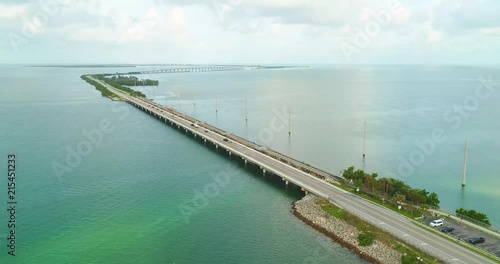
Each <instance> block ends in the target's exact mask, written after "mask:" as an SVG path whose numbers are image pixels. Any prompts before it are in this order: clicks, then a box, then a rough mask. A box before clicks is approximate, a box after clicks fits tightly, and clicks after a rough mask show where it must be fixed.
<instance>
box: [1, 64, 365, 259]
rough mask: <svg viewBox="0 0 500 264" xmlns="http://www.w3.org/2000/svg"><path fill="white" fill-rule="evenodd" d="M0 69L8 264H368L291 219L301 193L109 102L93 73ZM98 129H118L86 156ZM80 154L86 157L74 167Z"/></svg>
mask: <svg viewBox="0 0 500 264" xmlns="http://www.w3.org/2000/svg"><path fill="white" fill-rule="evenodd" d="M1 70H2V71H1V73H0V74H1V75H0V80H1V82H2V96H1V97H0V113H1V115H0V124H2V129H1V130H0V139H1V141H0V144H1V145H0V152H1V153H0V155H1V156H2V157H4V159H5V160H6V157H7V156H6V155H7V153H15V154H16V155H17V165H18V167H17V201H18V205H17V215H16V216H17V217H16V224H17V228H16V234H17V235H16V236H17V248H16V255H17V256H16V257H15V258H14V257H11V256H9V255H7V249H6V247H5V246H2V247H1V248H2V250H1V252H0V263H331V262H332V261H335V262H337V261H338V262H341V263H362V262H363V261H361V260H360V259H359V258H358V257H357V256H355V255H353V254H352V253H350V252H349V251H347V250H346V249H344V248H342V247H340V246H339V245H337V244H334V243H333V242H331V241H329V240H327V239H325V238H323V236H322V235H320V234H319V233H318V232H316V231H315V230H313V229H311V228H310V227H308V226H306V225H304V224H303V223H302V222H300V221H299V220H298V219H296V218H295V217H294V216H293V215H292V213H291V212H290V208H291V203H292V202H293V201H295V200H297V199H299V198H300V197H301V192H300V190H298V189H297V188H292V187H290V188H289V189H286V188H285V187H284V184H283V182H281V180H277V179H275V178H272V177H270V176H267V177H262V175H260V174H259V173H257V172H256V171H255V169H252V168H251V167H250V168H245V166H244V165H242V164H240V163H237V162H236V159H234V160H230V159H227V157H226V156H224V155H223V153H218V152H216V151H215V150H214V149H211V148H209V147H204V146H203V143H200V142H196V141H194V140H192V139H191V138H189V137H187V136H185V135H183V134H182V133H179V132H178V131H176V130H174V129H172V128H170V127H168V126H165V125H164V124H162V123H161V122H159V121H157V120H155V119H153V118H151V117H150V116H148V115H145V114H143V113H142V112H140V111H139V110H137V109H134V108H132V107H130V106H128V105H127V104H125V103H122V102H111V101H110V100H108V99H105V98H102V97H101V96H100V94H99V93H98V92H97V91H95V90H94V89H93V88H92V87H91V86H89V85H87V84H86V83H85V82H83V81H81V80H80V79H79V76H80V74H82V73H85V72H86V71H85V70H84V69H83V70H82V69H51V68H20V67H16V68H9V67H3V68H2V69H1ZM103 120H105V121H103ZM101 122H108V123H109V124H111V130H113V131H112V132H111V133H103V136H102V140H96V141H95V142H98V144H96V145H93V146H92V147H91V148H92V149H91V150H88V149H87V150H85V149H84V145H85V143H82V142H90V141H89V140H88V139H87V137H86V136H85V135H84V134H85V133H86V132H85V133H84V131H87V132H95V131H96V129H99V128H100V123H101ZM98 138H99V137H96V139H98ZM79 147H80V148H81V150H85V151H87V152H88V153H85V154H88V155H86V156H84V157H82V159H81V161H80V164H76V162H75V161H71V160H70V163H66V160H65V159H66V156H67V153H68V150H67V149H73V150H77V149H78V148H79ZM82 153H83V152H82ZM71 162H75V164H73V163H71ZM4 164H6V163H5V162H4ZM53 164H60V165H61V166H67V168H68V170H67V171H65V172H64V173H62V175H59V177H58V176H57V173H56V172H55V171H54V169H53ZM221 180H222V183H221ZM215 184H217V185H215ZM214 186H217V187H214ZM0 189H1V190H4V194H2V196H1V197H4V198H5V197H6V193H7V192H6V189H7V187H6V180H2V181H0ZM199 192H201V193H203V197H204V198H200V196H199V195H197V193H199ZM4 198H2V199H1V200H0V202H2V203H5V202H6V201H5V199H4ZM5 206H6V205H5ZM182 208H183V209H186V208H190V209H189V210H188V214H186V213H185V212H184V211H182V210H181V209H182ZM183 212H184V214H183ZM7 217H8V215H7V213H6V211H5V210H2V211H1V213H0V221H1V222H2V223H0V227H1V228H0V237H4V239H3V240H2V241H4V242H3V243H6V242H5V241H6V240H5V237H7V232H8V230H7V229H6V228H5V227H6V224H7V221H8V218H7Z"/></svg>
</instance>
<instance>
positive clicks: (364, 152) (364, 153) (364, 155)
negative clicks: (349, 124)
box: [363, 119, 366, 162]
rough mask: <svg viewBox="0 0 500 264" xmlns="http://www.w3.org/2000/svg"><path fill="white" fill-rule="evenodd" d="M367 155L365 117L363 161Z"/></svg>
mask: <svg viewBox="0 0 500 264" xmlns="http://www.w3.org/2000/svg"><path fill="white" fill-rule="evenodd" d="M365 157H366V119H365V132H364V135H363V162H364V161H365Z"/></svg>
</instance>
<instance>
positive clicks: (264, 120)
mask: <svg viewBox="0 0 500 264" xmlns="http://www.w3.org/2000/svg"><path fill="white" fill-rule="evenodd" d="M148 77H150V78H157V79H158V78H159V79H160V81H161V82H160V83H161V85H160V87H158V88H154V89H153V88H150V89H147V88H146V90H145V91H146V92H147V94H148V96H149V97H156V98H155V99H156V101H157V102H159V103H162V104H165V105H168V106H171V107H174V108H177V109H179V110H180V111H182V112H185V113H187V114H189V115H192V116H195V117H197V118H199V119H200V120H204V121H207V122H209V123H213V124H216V125H217V126H219V127H221V128H223V129H225V130H227V131H230V132H233V133H235V134H237V135H240V136H244V137H246V138H249V139H251V140H253V141H255V142H259V143H261V144H263V145H266V146H269V147H271V148H273V149H276V150H278V151H280V152H283V153H285V154H289V155H291V156H293V157H295V158H297V159H299V160H303V161H306V162H307V163H309V164H313V165H316V166H318V167H320V168H322V169H325V170H327V171H329V172H333V173H338V174H340V172H341V171H342V170H344V169H346V168H347V167H349V166H355V167H356V168H362V169H364V170H366V171H368V172H377V173H379V175H380V177H394V178H398V179H401V180H403V181H405V182H407V183H408V184H409V185H411V186H413V187H415V188H421V189H426V190H428V191H431V192H436V193H437V194H438V195H439V197H440V200H441V204H440V205H441V208H442V209H443V210H445V211H447V212H454V211H455V210H456V209H458V208H460V207H464V208H467V209H476V210H478V211H481V212H484V213H486V214H487V215H488V216H489V218H490V220H491V223H492V224H493V227H494V228H496V229H497V230H498V229H500V206H499V205H498V202H500V192H499V191H498V190H499V189H500V162H499V161H500V155H499V154H498V153H500V139H499V137H498V134H499V131H500V122H499V121H498V114H499V113H500V68H498V67H496V68H495V67H458V66H455V67H454V66H439V67H438V66H402V65H401V66H352V67H344V66H337V67H334V66H332V67H310V68H305V69H293V70H274V71H254V72H248V71H247V72H230V73H222V72H221V73H210V74H194V75H189V74H179V75H151V76H148ZM179 92H180V99H181V100H178V98H176V97H175V95H178V94H179ZM216 98H217V105H218V106H217V108H218V112H217V113H216V111H215V108H216V103H215V101H216ZM176 99H177V100H176ZM288 109H290V115H289V118H290V120H291V121H290V122H289V123H290V130H291V136H289V135H288V130H289V128H288V125H287V123H288V120H287V119H288ZM246 116H248V122H246V121H245V117H246ZM365 120H367V142H366V155H367V156H366V160H365V162H363V159H362V153H363V132H364V121H365ZM270 131H272V133H269V132H270ZM435 133H437V134H435ZM466 138H468V141H469V144H468V148H469V151H468V163H467V180H466V187H465V188H462V186H461V184H462V175H463V168H464V153H465V149H464V148H465V147H464V145H465V140H466Z"/></svg>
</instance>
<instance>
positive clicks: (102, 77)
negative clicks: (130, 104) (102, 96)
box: [93, 74, 146, 98]
mask: <svg viewBox="0 0 500 264" xmlns="http://www.w3.org/2000/svg"><path fill="white" fill-rule="evenodd" d="M107 76H108V75H106V74H97V75H93V77H95V78H97V79H99V80H101V81H103V82H105V83H107V84H109V85H111V86H113V87H114V88H116V89H118V90H122V91H124V92H126V93H128V94H130V95H131V96H134V97H144V98H145V97H146V95H144V94H143V93H141V92H139V91H135V90H133V89H130V88H128V87H126V86H123V85H121V84H120V83H118V82H117V79H116V78H115V79H113V78H108V77H107Z"/></svg>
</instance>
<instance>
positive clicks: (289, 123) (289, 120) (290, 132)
mask: <svg viewBox="0 0 500 264" xmlns="http://www.w3.org/2000/svg"><path fill="white" fill-rule="evenodd" d="M291 121H292V117H291V112H290V106H288V136H291V135H292V127H291Z"/></svg>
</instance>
